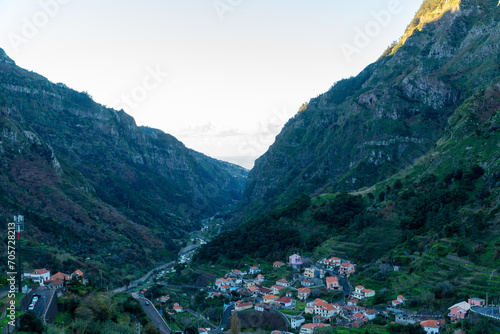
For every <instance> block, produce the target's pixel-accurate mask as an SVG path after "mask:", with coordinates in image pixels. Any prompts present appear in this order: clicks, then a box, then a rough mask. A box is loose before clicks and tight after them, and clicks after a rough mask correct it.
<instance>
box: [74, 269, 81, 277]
mask: <svg viewBox="0 0 500 334" xmlns="http://www.w3.org/2000/svg"><path fill="white" fill-rule="evenodd" d="M73 274H76V275H77V276H83V271H81V270H80V269H77V270H75V271H74V272H73Z"/></svg>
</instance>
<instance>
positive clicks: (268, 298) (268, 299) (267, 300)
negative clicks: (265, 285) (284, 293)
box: [263, 295, 279, 304]
mask: <svg viewBox="0 0 500 334" xmlns="http://www.w3.org/2000/svg"><path fill="white" fill-rule="evenodd" d="M263 298H264V303H267V304H269V303H272V302H274V301H275V300H276V299H278V298H279V297H278V296H275V295H265V296H264V297H263Z"/></svg>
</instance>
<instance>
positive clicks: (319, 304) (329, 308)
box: [314, 299, 337, 319]
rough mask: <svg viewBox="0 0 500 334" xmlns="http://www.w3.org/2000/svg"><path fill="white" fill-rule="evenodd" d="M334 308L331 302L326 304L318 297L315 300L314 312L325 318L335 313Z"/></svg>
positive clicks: (331, 316)
mask: <svg viewBox="0 0 500 334" xmlns="http://www.w3.org/2000/svg"><path fill="white" fill-rule="evenodd" d="M336 313H337V312H336V309H335V307H334V306H333V305H332V304H328V303H327V302H325V301H324V300H322V299H320V300H317V299H316V301H315V305H314V314H315V315H319V316H320V317H324V318H325V319H331V318H333V317H334V316H335V314H336Z"/></svg>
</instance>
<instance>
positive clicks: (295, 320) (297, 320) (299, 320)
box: [290, 315, 306, 329]
mask: <svg viewBox="0 0 500 334" xmlns="http://www.w3.org/2000/svg"><path fill="white" fill-rule="evenodd" d="M305 321H306V318H304V317H303V316H301V315H298V316H296V317H291V318H290V326H291V327H292V329H295V328H299V327H300V325H302V324H303V323H304V322H305Z"/></svg>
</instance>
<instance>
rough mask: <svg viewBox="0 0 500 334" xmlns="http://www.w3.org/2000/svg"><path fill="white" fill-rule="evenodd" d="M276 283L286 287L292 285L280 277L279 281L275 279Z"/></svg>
mask: <svg viewBox="0 0 500 334" xmlns="http://www.w3.org/2000/svg"><path fill="white" fill-rule="evenodd" d="M276 285H279V286H282V287H285V288H288V287H290V285H292V283H290V282H288V281H287V280H286V279H284V278H282V279H280V280H279V281H276Z"/></svg>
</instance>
